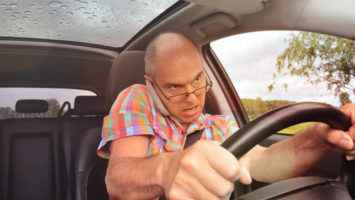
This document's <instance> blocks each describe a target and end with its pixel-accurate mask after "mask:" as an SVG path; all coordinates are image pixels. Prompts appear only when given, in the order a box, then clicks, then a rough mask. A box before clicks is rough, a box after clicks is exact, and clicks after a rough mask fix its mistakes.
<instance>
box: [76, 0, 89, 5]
mask: <svg viewBox="0 0 355 200" xmlns="http://www.w3.org/2000/svg"><path fill="white" fill-rule="evenodd" d="M75 1H76V2H79V3H83V4H88V2H86V1H83V0H75Z"/></svg>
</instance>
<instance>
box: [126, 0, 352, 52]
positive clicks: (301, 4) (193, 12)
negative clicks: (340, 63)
mask: <svg viewBox="0 0 355 200" xmlns="http://www.w3.org/2000/svg"><path fill="white" fill-rule="evenodd" d="M341 1H342V3H345V5H348V6H347V7H346V8H344V7H340V6H339V5H337V4H339V3H338V1H335V2H334V1H332V0H297V1H294V0H268V1H267V2H265V7H264V9H263V10H262V11H260V12H257V13H254V14H252V15H250V14H244V15H241V14H239V13H233V12H225V11H222V10H220V9H217V8H212V7H203V6H201V5H199V4H195V3H191V4H189V5H187V6H185V7H184V8H182V9H181V10H179V11H178V12H176V13H174V14H172V15H171V16H170V17H167V18H166V19H165V20H163V21H161V22H160V24H158V26H155V27H152V28H151V29H149V30H147V31H146V32H144V33H143V34H141V35H140V36H139V37H137V38H136V40H135V41H133V42H131V43H130V44H129V45H128V46H127V47H126V48H125V50H144V49H145V47H146V45H147V44H148V43H149V41H150V40H151V39H152V38H154V37H155V36H156V35H158V34H159V33H162V32H167V31H172V32H177V33H181V34H183V35H185V36H186V37H187V38H189V39H190V40H192V41H193V42H194V43H195V44H196V45H197V46H199V47H202V46H204V45H205V44H208V43H210V42H212V41H214V40H217V39H220V38H222V37H226V36H230V35H235V34H242V33H247V32H255V31H263V30H300V31H311V32H322V33H326V34H330V35H336V36H340V37H345V38H349V39H355V20H351V19H355V12H353V10H352V9H351V8H353V7H354V4H355V2H354V1H349V0H341ZM198 2H201V1H199V0H198ZM317 7H322V9H323V7H325V8H326V10H327V12H315V11H314V10H316V11H317V9H316V8H317ZM328 11H329V12H328ZM216 14H223V15H225V16H228V17H229V18H231V19H232V20H234V21H236V22H237V23H238V26H233V27H230V28H225V23H224V22H223V20H224V19H222V18H221V19H220V20H221V21H218V20H213V23H214V25H213V27H215V29H213V28H204V27H200V29H203V31H204V32H205V33H206V36H205V37H204V36H202V35H201V34H199V33H198V32H196V29H194V28H193V25H194V24H196V23H198V22H201V21H204V20H205V21H208V18H210V19H211V16H214V15H216ZM339 15H342V16H339ZM334 16H337V17H334ZM212 18H213V17H212ZM349 19H350V20H349ZM345 22H346V23H345ZM218 23H219V24H220V26H222V27H224V28H222V29H220V30H218V28H219V26H216V24H218ZM205 26H206V27H207V26H210V27H211V24H208V23H206V24H205ZM216 29H217V30H216ZM340 30H341V31H340Z"/></svg>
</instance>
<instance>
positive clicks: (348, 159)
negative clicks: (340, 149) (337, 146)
mask: <svg viewBox="0 0 355 200" xmlns="http://www.w3.org/2000/svg"><path fill="white" fill-rule="evenodd" d="M345 158H346V160H347V161H352V160H355V156H348V155H347V156H345Z"/></svg>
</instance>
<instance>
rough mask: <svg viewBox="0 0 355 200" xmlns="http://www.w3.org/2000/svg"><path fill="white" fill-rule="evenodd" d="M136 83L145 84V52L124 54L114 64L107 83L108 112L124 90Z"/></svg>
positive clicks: (127, 52)
mask: <svg viewBox="0 0 355 200" xmlns="http://www.w3.org/2000/svg"><path fill="white" fill-rule="evenodd" d="M135 83H140V84H144V51H126V52H123V53H121V54H120V55H119V56H118V58H117V59H116V60H115V61H114V63H113V64H112V67H111V71H110V75H109V78H108V82H107V94H106V106H107V110H110V108H111V106H112V104H113V102H114V101H115V99H116V97H117V95H118V94H119V93H120V92H121V91H122V90H124V89H125V88H127V87H129V86H131V85H133V84H135Z"/></svg>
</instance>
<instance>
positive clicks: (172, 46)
mask: <svg viewBox="0 0 355 200" xmlns="http://www.w3.org/2000/svg"><path fill="white" fill-rule="evenodd" d="M145 72H146V75H145V79H146V82H147V85H146V86H144V85H138V84H136V85H133V86H130V87H129V88H127V89H125V90H124V91H122V92H121V93H120V94H119V95H118V97H117V99H116V101H115V103H114V104H113V106H112V109H111V112H110V114H109V115H108V116H107V117H105V119H104V127H103V131H102V136H103V137H102V141H101V143H100V146H99V151H98V154H99V155H101V156H103V157H106V158H109V159H110V160H109V165H108V169H107V173H106V185H107V190H108V193H109V195H110V197H111V198H112V199H156V198H159V197H161V196H165V198H167V199H221V198H223V197H226V196H228V195H229V194H230V193H231V192H232V191H233V183H234V182H235V181H237V180H239V181H241V182H242V183H244V184H250V183H251V181H252V178H251V177H253V178H254V179H256V180H259V181H263V182H275V181H279V180H282V179H286V178H290V177H295V176H299V175H301V174H302V173H304V172H305V171H307V170H308V169H309V168H310V167H311V166H312V165H313V164H315V163H316V162H317V161H319V160H320V159H321V158H322V157H324V156H325V155H326V154H327V153H328V152H330V151H338V152H342V153H346V154H347V159H349V160H350V159H354V157H355V151H354V138H355V126H354V124H355V105H354V104H349V105H346V106H344V107H343V108H342V110H343V111H344V112H345V113H347V114H348V115H349V116H351V119H352V124H353V126H352V127H351V128H350V129H349V131H347V132H343V131H339V130H333V129H330V128H329V127H328V126H327V125H325V124H322V123H316V124H315V125H313V126H311V127H310V128H308V129H307V130H306V131H304V132H302V133H299V134H297V135H295V136H294V137H292V138H290V139H288V140H284V141H282V142H279V143H277V144H274V145H272V146H271V147H269V148H264V147H261V146H256V147H254V148H253V149H252V150H251V151H250V152H248V153H247V154H246V155H244V156H243V157H242V158H241V159H240V160H237V159H236V158H235V157H234V156H233V155H232V154H231V153H229V152H228V151H227V150H226V149H224V148H222V147H221V146H220V143H221V142H223V141H224V140H225V139H226V138H228V137H229V136H230V135H231V134H233V133H234V132H235V131H236V130H237V129H238V127H237V124H236V122H235V121H234V120H233V118H232V117H230V116H223V115H209V114H204V113H203V112H202V110H203V107H204V104H205V96H206V92H207V91H208V89H209V88H210V87H211V84H212V83H211V81H210V79H209V77H208V75H207V74H206V73H205V72H204V69H203V62H202V57H201V55H200V53H199V51H198V49H197V48H196V47H195V46H194V45H193V44H192V42H191V41H189V40H188V39H187V38H185V37H184V36H182V35H179V34H176V33H164V34H161V35H159V36H158V37H156V38H155V39H154V40H153V41H152V42H151V43H150V44H149V45H148V47H147V50H146V55H145ZM195 131H202V135H201V138H200V140H199V141H198V142H196V143H195V144H194V145H192V146H191V147H189V148H187V149H184V144H185V141H186V136H187V135H189V134H192V133H194V132H195Z"/></svg>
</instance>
